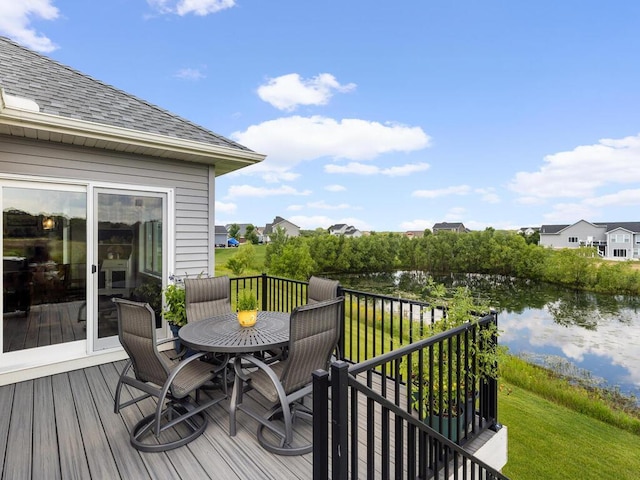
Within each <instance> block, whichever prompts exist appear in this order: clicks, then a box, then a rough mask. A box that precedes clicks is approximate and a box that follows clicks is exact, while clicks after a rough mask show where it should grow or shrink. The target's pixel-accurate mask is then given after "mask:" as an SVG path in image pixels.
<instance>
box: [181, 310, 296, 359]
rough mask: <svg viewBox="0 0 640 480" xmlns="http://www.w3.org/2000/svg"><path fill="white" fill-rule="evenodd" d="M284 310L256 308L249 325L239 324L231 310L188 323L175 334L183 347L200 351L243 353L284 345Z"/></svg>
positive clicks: (286, 331)
mask: <svg viewBox="0 0 640 480" xmlns="http://www.w3.org/2000/svg"><path fill="white" fill-rule="evenodd" d="M289 316H290V314H289V313H287V312H272V311H267V310H260V311H258V318H257V320H256V323H255V325H254V326H252V327H241V326H240V324H239V323H238V318H237V315H236V314H235V313H225V314H223V315H216V316H213V317H209V318H205V319H203V320H199V321H197V322H193V323H188V324H186V325H185V326H184V327H182V328H181V329H180V332H179V333H178V335H179V337H180V341H181V342H182V343H183V344H184V345H186V346H187V347H189V348H191V349H193V350H198V351H201V352H215V353H228V354H236V355H238V354H243V353H253V352H261V351H265V350H271V349H276V348H279V347H284V346H286V345H287V343H288V342H289Z"/></svg>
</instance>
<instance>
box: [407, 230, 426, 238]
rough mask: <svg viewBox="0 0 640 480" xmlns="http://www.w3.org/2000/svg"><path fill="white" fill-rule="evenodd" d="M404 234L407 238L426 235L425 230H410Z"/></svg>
mask: <svg viewBox="0 0 640 480" xmlns="http://www.w3.org/2000/svg"><path fill="white" fill-rule="evenodd" d="M404 236H405V237H407V238H422V237H424V230H409V231H406V232H404Z"/></svg>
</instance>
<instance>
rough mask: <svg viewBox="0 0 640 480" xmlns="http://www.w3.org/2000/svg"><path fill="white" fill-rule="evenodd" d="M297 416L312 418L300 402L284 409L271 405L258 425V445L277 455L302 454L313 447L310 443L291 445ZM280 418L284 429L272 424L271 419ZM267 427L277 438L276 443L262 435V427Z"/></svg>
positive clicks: (310, 413)
mask: <svg viewBox="0 0 640 480" xmlns="http://www.w3.org/2000/svg"><path fill="white" fill-rule="evenodd" d="M297 417H304V418H306V419H309V420H310V419H312V418H313V414H312V412H311V411H310V410H309V409H307V408H306V407H304V406H303V405H302V404H300V403H297V402H296V403H293V404H290V405H289V406H288V407H287V408H286V409H284V410H283V408H282V407H281V406H280V405H277V406H275V407H273V408H272V409H271V410H270V411H269V412H267V413H266V414H265V415H264V417H263V421H262V422H260V424H259V425H258V431H257V437H258V442H259V443H260V445H261V446H262V447H263V448H264V449H265V450H267V451H268V452H271V453H275V454H277V455H289V456H290V455H304V454H306V453H309V452H311V450H312V449H313V444H312V443H307V444H304V445H299V446H296V445H293V424H294V422H295V419H296V418H297ZM278 418H282V421H283V422H284V431H282V430H281V429H279V428H276V427H275V426H273V421H274V420H277V419H278ZM265 428H266V429H268V430H269V431H271V432H272V433H273V435H274V436H276V437H278V438H279V442H278V444H275V443H274V442H272V441H270V440H268V439H267V437H266V436H265V435H264V429H265Z"/></svg>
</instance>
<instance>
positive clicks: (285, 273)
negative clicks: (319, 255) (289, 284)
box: [269, 238, 315, 280]
mask: <svg viewBox="0 0 640 480" xmlns="http://www.w3.org/2000/svg"><path fill="white" fill-rule="evenodd" d="M314 270H315V262H314V261H313V258H311V253H310V252H309V244H308V243H307V242H306V241H304V240H303V239H302V238H293V239H290V240H289V241H287V242H286V244H285V245H284V246H283V247H282V249H281V250H280V252H279V254H278V255H275V256H272V257H271V261H270V266H269V273H270V274H272V275H275V276H281V277H289V278H295V279H297V280H307V279H308V278H309V277H310V276H311V274H312V273H313V272H314Z"/></svg>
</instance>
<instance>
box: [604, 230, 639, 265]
mask: <svg viewBox="0 0 640 480" xmlns="http://www.w3.org/2000/svg"><path fill="white" fill-rule="evenodd" d="M616 235H618V236H620V235H626V236H627V237H628V238H629V241H628V242H616V241H614V240H613V239H615V238H616ZM608 239H609V241H608V243H607V257H609V258H615V259H617V260H624V259H629V258H637V255H634V253H637V252H635V248H636V245H635V244H634V235H633V233H632V232H630V231H629V230H626V229H624V228H616V229H615V230H611V231H610V232H609V233H608ZM614 250H626V255H625V256H617V255H614Z"/></svg>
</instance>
